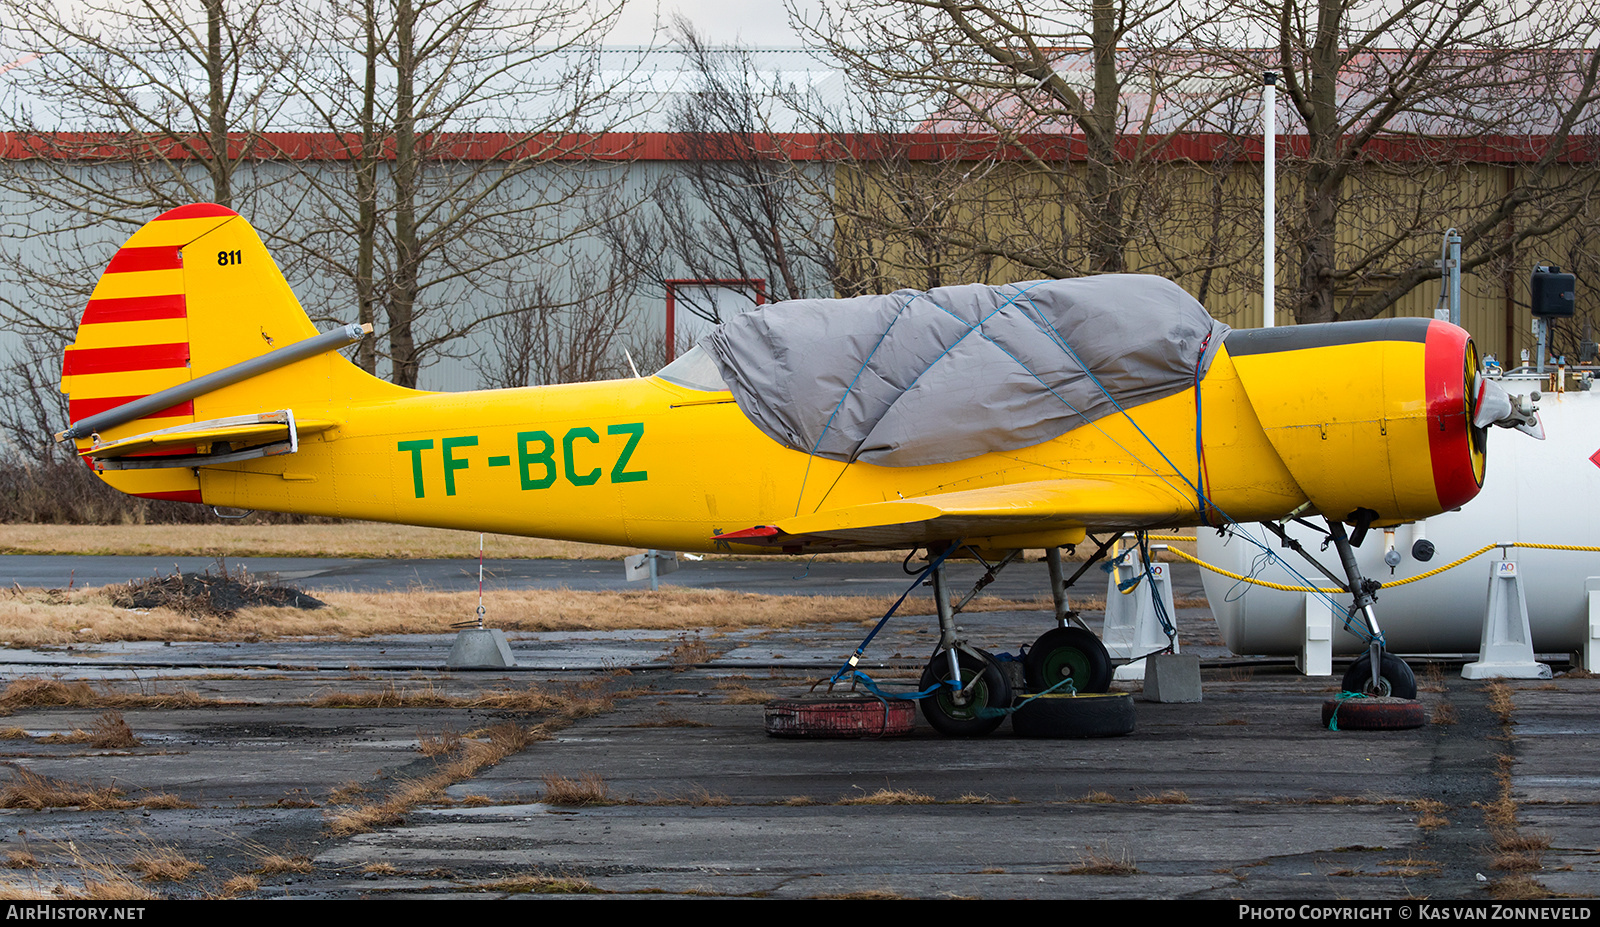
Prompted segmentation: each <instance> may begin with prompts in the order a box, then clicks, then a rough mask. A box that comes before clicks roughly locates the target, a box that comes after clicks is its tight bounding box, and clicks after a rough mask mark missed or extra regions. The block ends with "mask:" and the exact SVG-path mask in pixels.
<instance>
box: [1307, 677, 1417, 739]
mask: <svg viewBox="0 0 1600 927" xmlns="http://www.w3.org/2000/svg"><path fill="white" fill-rule="evenodd" d="M1368 683H1369V684H1370V683H1371V680H1368ZM1426 720H1427V718H1426V717H1425V716H1424V715H1423V713H1422V703H1421V702H1418V701H1415V700H1412V699H1408V698H1392V697H1389V696H1371V697H1368V698H1346V699H1336V698H1330V699H1328V700H1327V701H1325V702H1323V703H1322V726H1323V727H1325V728H1327V729H1329V730H1330V731H1408V730H1411V729H1413V728H1419V727H1421V726H1422V725H1423V724H1424V723H1425V722H1426Z"/></svg>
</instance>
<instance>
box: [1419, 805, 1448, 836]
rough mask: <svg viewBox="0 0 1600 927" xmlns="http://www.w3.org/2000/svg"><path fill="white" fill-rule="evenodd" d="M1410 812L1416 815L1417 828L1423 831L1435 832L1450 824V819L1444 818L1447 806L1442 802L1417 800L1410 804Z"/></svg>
mask: <svg viewBox="0 0 1600 927" xmlns="http://www.w3.org/2000/svg"><path fill="white" fill-rule="evenodd" d="M1411 810H1413V811H1415V812H1416V813H1417V826H1418V827H1420V828H1422V829H1423V830H1437V829H1438V828H1441V827H1445V826H1447V825H1448V824H1449V823H1450V819H1449V818H1447V817H1445V816H1444V813H1445V812H1446V811H1448V810H1449V806H1448V805H1446V804H1445V803H1444V802H1442V801H1435V800H1434V799H1431V798H1419V799H1417V800H1416V801H1414V802H1412V803H1411Z"/></svg>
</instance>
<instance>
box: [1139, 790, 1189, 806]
mask: <svg viewBox="0 0 1600 927" xmlns="http://www.w3.org/2000/svg"><path fill="white" fill-rule="evenodd" d="M1133 803H1134V804H1136V805H1187V804H1189V796H1188V794H1187V793H1185V792H1181V791H1179V790H1177V789H1168V790H1167V791H1165V792H1162V793H1161V794H1159V795H1144V796H1141V797H1139V798H1136V799H1134V800H1133Z"/></svg>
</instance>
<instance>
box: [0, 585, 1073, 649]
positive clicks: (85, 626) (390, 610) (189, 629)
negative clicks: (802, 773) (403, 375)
mask: <svg viewBox="0 0 1600 927" xmlns="http://www.w3.org/2000/svg"><path fill="white" fill-rule="evenodd" d="M320 595H321V597H322V598H323V599H324V600H325V601H326V602H327V603H328V607H327V608H322V609H317V610H315V611H307V610H304V609H298V608H283V607H268V606H254V607H249V608H242V609H240V610H239V612H238V613H237V615H235V616H234V617H232V618H206V619H196V618H192V617H189V616H186V615H183V614H181V613H180V612H177V611H174V610H172V609H169V608H154V609H150V610H148V611H142V610H141V611H129V610H126V609H119V608H115V607H113V606H112V605H111V603H110V599H109V597H108V594H107V593H106V592H105V591H104V590H97V589H90V590H76V591H72V592H61V591H60V590H53V591H52V590H38V589H31V590H20V591H18V590H15V589H12V590H0V640H5V641H9V642H10V643H11V644H12V645H13V646H23V647H35V646H59V645H66V644H72V643H80V642H104V641H146V640H149V641H155V640H159V641H256V640H272V639H277V638H282V637H300V636H310V637H338V638H347V639H348V638H362V637H371V636H378V635H394V634H433V633H439V632H441V631H444V630H447V628H448V625H449V623H450V622H452V621H455V620H458V619H460V618H462V617H466V616H470V615H472V614H473V611H474V609H475V608H476V607H477V597H476V593H472V592H434V591H426V590H411V591H406V592H327V593H320ZM890 602H891V600H890V599H888V598H879V597H868V596H768V595H753V594H748V593H740V592H727V591H724V590H716V589H682V588H677V587H666V588H663V589H662V590H661V591H659V592H649V591H645V590H625V591H618V592H573V591H570V590H564V589H524V590H504V591H498V592H495V593H494V594H493V598H492V599H491V601H490V609H491V613H492V615H493V619H494V624H495V626H496V627H499V628H501V629H503V630H506V631H509V632H518V631H526V632H537V631H573V630H610V629H619V628H627V629H644V630H670V631H673V632H678V631H679V630H680V629H682V628H686V627H711V628H716V629H737V628H764V627H770V628H786V627H792V626H794V625H797V624H833V623H837V622H866V621H875V620H876V619H877V617H878V616H881V615H882V614H883V612H884V610H885V609H886V608H887V607H888V606H889V604H890ZM1042 607H1044V603H1043V601H1042V600H1026V601H1021V602H1017V601H1007V600H1001V599H978V600H977V601H975V602H973V603H972V605H970V606H969V607H968V609H967V610H968V611H991V610H1002V609H1004V610H1019V609H1020V610H1034V609H1038V608H1042ZM931 609H932V603H931V601H928V600H925V599H920V598H919V599H913V600H911V601H908V602H907V603H906V604H905V606H903V607H902V608H901V613H902V614H906V615H917V614H929V613H931ZM689 656H692V655H691V654H687V653H686V654H684V657H685V659H687V658H688V657H689ZM695 662H705V661H704V660H698V661H695Z"/></svg>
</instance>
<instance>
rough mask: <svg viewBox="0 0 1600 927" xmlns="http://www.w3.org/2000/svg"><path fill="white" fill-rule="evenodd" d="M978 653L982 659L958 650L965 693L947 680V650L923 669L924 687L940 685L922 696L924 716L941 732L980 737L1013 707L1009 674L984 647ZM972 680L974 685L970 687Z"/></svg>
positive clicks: (989, 730)
mask: <svg viewBox="0 0 1600 927" xmlns="http://www.w3.org/2000/svg"><path fill="white" fill-rule="evenodd" d="M978 652H979V653H980V654H983V656H982V657H981V658H980V657H975V656H973V655H972V654H970V653H967V652H966V651H964V650H958V651H956V662H957V665H958V666H959V667H960V669H961V686H962V688H963V689H964V690H965V692H964V694H963V693H958V692H957V691H956V690H955V689H954V688H952V687H951V686H950V685H949V683H947V682H946V681H945V680H947V679H949V678H950V652H949V651H948V650H941V651H939V652H938V653H936V654H934V655H933V659H931V660H929V661H928V665H927V667H926V668H924V669H923V671H922V683H921V685H922V688H923V689H927V688H930V687H932V686H938V689H937V690H936V691H934V692H933V693H931V694H929V695H927V696H925V697H924V698H923V699H922V716H923V717H924V718H927V719H928V723H929V724H930V725H932V726H933V729H934V730H936V731H938V732H939V733H941V734H944V735H946V736H949V737H981V736H982V735H984V734H987V733H989V732H991V731H993V730H994V729H995V728H997V727H999V726H1000V722H1002V721H1004V720H1005V719H1006V709H1008V708H1010V707H1011V683H1010V682H1007V681H1006V674H1005V673H1004V672H1001V670H1000V667H998V666H996V665H995V663H994V660H993V658H991V657H990V656H989V655H988V654H986V653H983V651H981V650H980V651H978ZM974 680H976V681H975V682H974ZM969 683H971V688H967V685H968V684H969Z"/></svg>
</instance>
